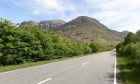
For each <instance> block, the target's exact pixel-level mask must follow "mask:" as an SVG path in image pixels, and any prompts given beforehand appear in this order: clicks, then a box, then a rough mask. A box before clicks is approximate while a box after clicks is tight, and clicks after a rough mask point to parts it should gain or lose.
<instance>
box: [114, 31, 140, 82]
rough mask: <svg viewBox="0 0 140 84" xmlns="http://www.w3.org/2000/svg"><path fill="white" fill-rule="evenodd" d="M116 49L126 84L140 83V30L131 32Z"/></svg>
mask: <svg viewBox="0 0 140 84" xmlns="http://www.w3.org/2000/svg"><path fill="white" fill-rule="evenodd" d="M116 49H117V53H118V63H119V64H118V66H119V68H120V70H121V76H122V78H123V82H124V84H140V77H139V76H140V31H138V32H137V33H136V34H134V33H129V34H128V35H127V37H126V38H125V41H124V42H122V43H120V44H118V45H117V46H116Z"/></svg>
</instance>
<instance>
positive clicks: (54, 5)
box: [35, 0, 63, 11]
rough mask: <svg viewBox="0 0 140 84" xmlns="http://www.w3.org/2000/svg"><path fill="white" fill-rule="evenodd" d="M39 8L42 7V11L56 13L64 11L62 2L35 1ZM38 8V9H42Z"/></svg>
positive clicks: (52, 0)
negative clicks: (53, 11)
mask: <svg viewBox="0 0 140 84" xmlns="http://www.w3.org/2000/svg"><path fill="white" fill-rule="evenodd" d="M35 2H36V4H37V6H38V7H41V8H42V9H43V8H44V9H46V11H47V10H55V11H61V10H63V7H62V5H61V3H60V0H35ZM41 8H38V9H41Z"/></svg>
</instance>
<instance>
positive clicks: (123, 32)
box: [121, 30, 129, 36]
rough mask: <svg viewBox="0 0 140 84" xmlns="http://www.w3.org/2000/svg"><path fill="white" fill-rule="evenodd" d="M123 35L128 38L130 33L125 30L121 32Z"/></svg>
mask: <svg viewBox="0 0 140 84" xmlns="http://www.w3.org/2000/svg"><path fill="white" fill-rule="evenodd" d="M121 33H122V34H124V35H125V36H127V34H128V33H129V31H127V30H125V31H122V32H121Z"/></svg>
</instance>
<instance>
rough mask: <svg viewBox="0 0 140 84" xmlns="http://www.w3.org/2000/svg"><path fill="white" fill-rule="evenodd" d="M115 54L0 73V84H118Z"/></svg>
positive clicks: (107, 53) (109, 53)
mask: <svg viewBox="0 0 140 84" xmlns="http://www.w3.org/2000/svg"><path fill="white" fill-rule="evenodd" d="M115 58H116V54H115V52H114V51H108V52H103V53H98V54H92V55H87V56H84V57H79V58H73V59H69V60H65V61H59V62H54V63H49V64H44V65H39V66H35V67H30V68H24V69H19V70H15V71H9V72H3V73H0V84H115V83H114V79H115V78H114V77H115V75H114V72H115V67H114V66H115Z"/></svg>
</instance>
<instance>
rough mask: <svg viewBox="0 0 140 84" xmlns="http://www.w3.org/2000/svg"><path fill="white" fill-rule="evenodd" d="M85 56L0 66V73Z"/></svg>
mask: <svg viewBox="0 0 140 84" xmlns="http://www.w3.org/2000/svg"><path fill="white" fill-rule="evenodd" d="M110 50H111V49H110ZM105 51H107V50H102V51H98V52H96V53H94V54H97V53H101V52H105ZM108 51H109V50H108ZM87 55H89V54H87ZM87 55H80V56H74V57H63V58H59V59H51V60H47V61H38V62H30V63H23V64H18V65H7V66H0V72H5V71H11V70H17V69H22V68H27V67H32V66H37V65H42V64H48V63H52V62H58V61H63V60H68V59H72V58H78V57H83V56H87Z"/></svg>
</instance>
